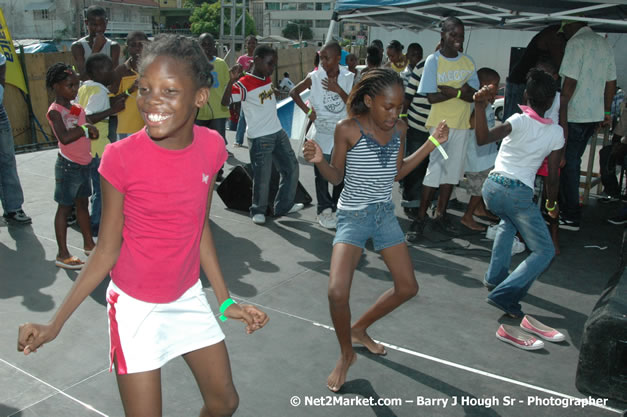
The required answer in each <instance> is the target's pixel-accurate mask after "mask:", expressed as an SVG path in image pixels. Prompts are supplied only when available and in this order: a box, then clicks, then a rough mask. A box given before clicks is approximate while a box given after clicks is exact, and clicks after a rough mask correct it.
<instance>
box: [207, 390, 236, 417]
mask: <svg viewBox="0 0 627 417" xmlns="http://www.w3.org/2000/svg"><path fill="white" fill-rule="evenodd" d="M238 406H239V395H238V394H237V392H236V391H233V394H232V395H225V396H221V397H220V398H219V399H216V400H215V401H210V404H207V403H205V405H204V407H203V408H202V410H201V411H200V415H201V417H213V416H219V417H230V416H232V415H233V414H235V411H236V410H237V407H238Z"/></svg>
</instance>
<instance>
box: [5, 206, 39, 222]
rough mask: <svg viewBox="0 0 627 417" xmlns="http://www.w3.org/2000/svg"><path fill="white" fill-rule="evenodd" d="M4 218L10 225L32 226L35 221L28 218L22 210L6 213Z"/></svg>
mask: <svg viewBox="0 0 627 417" xmlns="http://www.w3.org/2000/svg"><path fill="white" fill-rule="evenodd" d="M2 217H4V220H6V221H7V222H8V223H15V224H31V223H32V222H33V219H31V218H30V217H28V216H27V215H26V213H24V210H22V209H19V210H18V211H12V212H10V213H5V214H4V215H3V216H2Z"/></svg>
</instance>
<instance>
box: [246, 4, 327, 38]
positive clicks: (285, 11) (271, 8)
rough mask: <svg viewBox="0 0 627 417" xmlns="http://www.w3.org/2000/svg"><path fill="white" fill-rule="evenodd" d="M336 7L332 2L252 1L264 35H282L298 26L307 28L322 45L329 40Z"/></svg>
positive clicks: (256, 21)
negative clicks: (285, 29) (293, 24)
mask: <svg viewBox="0 0 627 417" xmlns="http://www.w3.org/2000/svg"><path fill="white" fill-rule="evenodd" d="M334 7H335V2H334V1H332V0H289V1H287V0H285V1H276V0H275V1H267V0H263V1H258V0H253V1H251V2H250V5H249V9H250V10H251V14H252V15H253V18H254V19H255V24H256V25H257V31H259V32H260V33H261V34H262V35H263V36H283V29H284V28H285V27H286V26H287V25H288V24H290V23H297V24H301V25H305V26H308V27H309V28H310V29H311V31H312V32H313V40H315V41H320V42H322V41H326V37H327V31H328V29H329V24H330V22H331V17H332V15H333V8H334ZM336 35H337V33H336Z"/></svg>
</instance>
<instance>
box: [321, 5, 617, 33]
mask: <svg viewBox="0 0 627 417" xmlns="http://www.w3.org/2000/svg"><path fill="white" fill-rule="evenodd" d="M449 16H456V17H458V18H460V19H461V20H462V21H464V23H465V24H466V25H468V26H472V27H473V28H494V29H510V30H529V31H537V30H540V29H541V28H543V27H545V26H546V25H547V24H549V23H555V22H559V21H561V20H564V19H569V20H577V21H585V22H587V23H588V25H590V26H591V27H593V28H594V30H595V31H598V32H627V2H626V1H624V0H605V1H585V0H525V1H519V2H512V1H503V0H483V1H462V2H460V1H447V0H440V1H433V0H337V1H336V2H335V12H334V14H333V20H332V21H331V25H330V27H329V32H328V36H327V38H328V39H331V34H332V33H333V29H334V25H335V24H336V23H337V22H339V21H351V22H358V23H364V24H367V25H370V26H385V27H389V28H399V29H409V30H413V31H422V30H438V31H439V28H438V25H439V23H440V22H441V21H442V20H444V19H445V18H447V17H449Z"/></svg>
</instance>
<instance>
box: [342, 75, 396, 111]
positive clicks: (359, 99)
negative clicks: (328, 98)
mask: <svg viewBox="0 0 627 417" xmlns="http://www.w3.org/2000/svg"><path fill="white" fill-rule="evenodd" d="M394 85H399V86H400V87H403V80H402V79H401V77H400V76H399V75H398V74H397V73H396V71H394V70H392V69H389V68H373V69H371V70H368V71H367V72H366V73H365V74H364V76H363V77H362V78H361V80H359V82H358V83H357V84H356V85H355V86H354V87H353V89H352V91H351V93H350V95H349V96H348V101H347V103H346V107H347V109H348V115H349V116H350V117H354V116H357V115H360V114H366V113H368V111H369V109H368V107H367V106H366V103H365V101H364V97H365V96H370V97H371V98H373V99H374V97H375V96H377V95H379V94H381V93H382V92H383V90H385V89H386V88H388V87H391V86H394Z"/></svg>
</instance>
